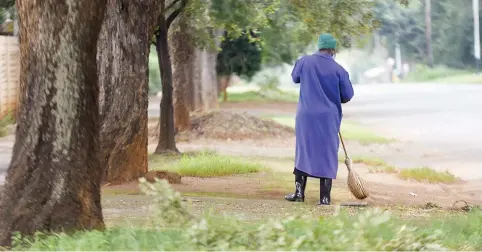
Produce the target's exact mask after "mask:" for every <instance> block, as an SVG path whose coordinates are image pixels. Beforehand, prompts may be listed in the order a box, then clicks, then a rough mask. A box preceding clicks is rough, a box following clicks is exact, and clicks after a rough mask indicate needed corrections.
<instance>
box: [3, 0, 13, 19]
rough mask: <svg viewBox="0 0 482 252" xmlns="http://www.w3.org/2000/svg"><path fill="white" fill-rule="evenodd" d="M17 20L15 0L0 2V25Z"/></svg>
mask: <svg viewBox="0 0 482 252" xmlns="http://www.w3.org/2000/svg"><path fill="white" fill-rule="evenodd" d="M9 18H10V19H14V18H15V0H0V24H2V23H3V22H5V20H6V19H9Z"/></svg>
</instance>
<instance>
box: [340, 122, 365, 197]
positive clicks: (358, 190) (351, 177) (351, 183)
mask: <svg viewBox="0 0 482 252" xmlns="http://www.w3.org/2000/svg"><path fill="white" fill-rule="evenodd" d="M338 135H339V136H340V141H341V145H342V146H343V151H344V152H345V164H346V168H347V169H348V181H347V183H348V189H350V192H351V193H352V194H353V196H355V198H357V199H360V200H362V199H365V198H367V197H368V195H369V193H368V190H367V186H366V183H365V181H364V180H363V178H362V177H360V175H359V174H358V173H357V172H356V171H355V170H353V167H352V161H351V159H350V157H349V156H348V152H347V151H346V146H345V142H344V141H343V137H342V136H341V132H339V133H338Z"/></svg>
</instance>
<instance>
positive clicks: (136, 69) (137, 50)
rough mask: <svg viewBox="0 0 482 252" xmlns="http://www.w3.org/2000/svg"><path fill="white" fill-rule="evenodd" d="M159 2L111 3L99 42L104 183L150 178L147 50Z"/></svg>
mask: <svg viewBox="0 0 482 252" xmlns="http://www.w3.org/2000/svg"><path fill="white" fill-rule="evenodd" d="M159 2H160V1H159V0H137V1H121V0H108V5H107V9H106V16H105V20H104V24H103V26H102V30H101V34H100V38H99V41H98V48H99V54H98V55H97V64H98V66H97V67H98V70H99V86H100V91H101V92H100V113H101V118H102V125H101V129H100V132H101V134H100V144H101V162H102V165H103V167H105V168H104V176H103V180H104V182H108V183H111V184H118V183H123V182H128V181H131V180H134V179H137V178H139V177H141V176H143V175H144V174H146V173H147V141H148V139H147V118H148V115H147V109H148V103H149V102H148V100H149V97H148V89H149V57H148V55H149V49H150V44H151V43H152V41H151V38H152V35H153V34H154V29H155V27H156V25H157V19H158V17H159Z"/></svg>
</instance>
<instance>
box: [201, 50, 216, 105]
mask: <svg viewBox="0 0 482 252" xmlns="http://www.w3.org/2000/svg"><path fill="white" fill-rule="evenodd" d="M201 55H202V60H201V61H202V66H203V67H202V68H201V70H202V73H201V79H202V81H201V83H202V89H201V97H202V101H203V108H204V110H207V111H209V110H212V109H216V108H217V107H218V81H217V74H216V56H217V54H216V52H212V51H209V50H203V51H202V54H201Z"/></svg>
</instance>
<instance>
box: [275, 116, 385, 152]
mask: <svg viewBox="0 0 482 252" xmlns="http://www.w3.org/2000/svg"><path fill="white" fill-rule="evenodd" d="M265 118H268V119H272V120H274V121H276V122H278V123H280V124H283V125H287V126H290V127H293V128H294V127H295V117H292V116H270V117H265ZM341 132H342V134H343V137H344V139H346V140H352V141H357V142H359V143H361V144H364V145H369V144H388V143H391V142H393V141H394V140H393V139H389V138H386V137H383V136H379V135H377V134H375V133H373V132H372V131H370V130H368V129H366V128H364V127H362V126H360V125H357V124H356V123H353V122H346V121H343V122H342V123H341Z"/></svg>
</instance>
